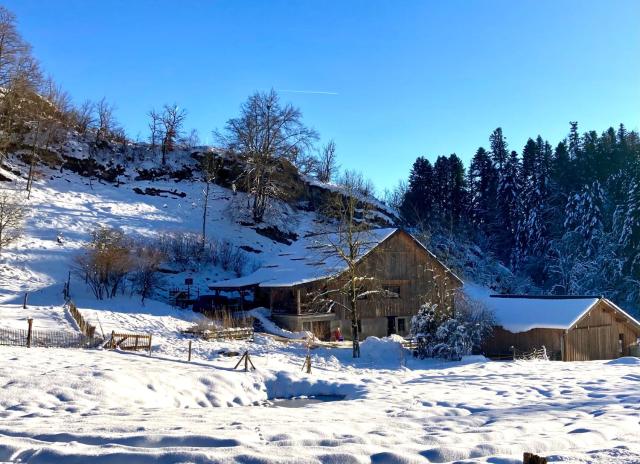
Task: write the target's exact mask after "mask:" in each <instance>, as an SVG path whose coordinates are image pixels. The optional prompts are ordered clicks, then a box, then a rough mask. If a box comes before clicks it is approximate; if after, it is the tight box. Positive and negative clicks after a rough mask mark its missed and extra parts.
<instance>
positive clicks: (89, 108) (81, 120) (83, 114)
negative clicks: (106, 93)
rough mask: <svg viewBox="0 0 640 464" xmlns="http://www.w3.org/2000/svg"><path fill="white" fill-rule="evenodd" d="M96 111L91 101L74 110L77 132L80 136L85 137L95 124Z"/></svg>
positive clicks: (86, 101)
mask: <svg viewBox="0 0 640 464" xmlns="http://www.w3.org/2000/svg"><path fill="white" fill-rule="evenodd" d="M94 110H95V106H94V104H93V103H92V102H91V101H89V100H85V101H84V102H82V104H81V105H80V106H79V107H77V108H75V109H74V110H72V114H73V119H74V123H75V126H76V130H77V131H78V133H79V134H80V135H85V134H86V133H87V131H88V130H89V128H90V127H91V126H92V125H93V124H94V123H95V119H94V117H93V114H94Z"/></svg>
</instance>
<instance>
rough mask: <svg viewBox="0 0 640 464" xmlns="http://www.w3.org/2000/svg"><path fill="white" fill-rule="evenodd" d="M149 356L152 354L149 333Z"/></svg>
mask: <svg viewBox="0 0 640 464" xmlns="http://www.w3.org/2000/svg"><path fill="white" fill-rule="evenodd" d="M149 356H151V334H149Z"/></svg>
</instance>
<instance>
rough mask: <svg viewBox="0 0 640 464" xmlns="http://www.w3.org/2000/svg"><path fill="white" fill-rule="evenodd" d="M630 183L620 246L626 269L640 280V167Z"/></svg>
mask: <svg viewBox="0 0 640 464" xmlns="http://www.w3.org/2000/svg"><path fill="white" fill-rule="evenodd" d="M635 172H636V175H635V176H633V178H632V179H631V182H630V185H629V194H628V199H627V205H626V206H627V208H626V210H627V211H626V214H625V215H624V222H623V225H622V231H621V233H620V246H621V249H622V252H623V254H624V270H625V272H627V273H628V274H630V275H631V276H632V277H633V278H634V279H635V280H637V281H640V167H638V166H636V169H635Z"/></svg>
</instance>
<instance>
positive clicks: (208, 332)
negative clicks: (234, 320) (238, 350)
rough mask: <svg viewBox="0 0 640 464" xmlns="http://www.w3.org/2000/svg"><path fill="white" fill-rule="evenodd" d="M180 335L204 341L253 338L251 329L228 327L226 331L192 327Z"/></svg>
mask: <svg viewBox="0 0 640 464" xmlns="http://www.w3.org/2000/svg"><path fill="white" fill-rule="evenodd" d="M182 333H184V334H189V335H195V336H197V337H200V338H202V339H204V340H248V339H250V338H253V327H229V328H227V329H204V330H202V329H200V328H198V327H193V328H191V329H187V330H183V331H182Z"/></svg>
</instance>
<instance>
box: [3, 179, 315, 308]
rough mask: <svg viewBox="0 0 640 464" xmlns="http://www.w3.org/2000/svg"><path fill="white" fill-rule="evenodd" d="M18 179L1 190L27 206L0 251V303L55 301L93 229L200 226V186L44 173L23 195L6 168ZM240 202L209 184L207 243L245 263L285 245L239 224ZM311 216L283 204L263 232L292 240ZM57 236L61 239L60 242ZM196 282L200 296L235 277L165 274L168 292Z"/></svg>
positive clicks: (140, 232) (159, 230)
mask: <svg viewBox="0 0 640 464" xmlns="http://www.w3.org/2000/svg"><path fill="white" fill-rule="evenodd" d="M3 173H4V174H5V175H7V177H11V178H13V179H16V180H15V181H14V182H11V183H9V182H5V183H2V184H1V185H0V187H2V188H5V189H15V190H14V191H12V194H14V195H16V196H17V197H19V198H22V201H24V203H25V204H27V205H28V208H29V217H28V219H27V223H26V228H25V233H24V236H23V238H22V239H20V240H19V241H17V242H16V243H14V244H12V245H11V246H9V247H8V248H7V249H6V250H4V251H3V253H2V256H1V264H0V266H1V267H0V303H17V302H18V301H20V302H21V301H22V300H21V298H22V295H23V293H24V292H29V294H30V295H29V301H30V302H31V303H33V304H51V303H52V302H59V301H61V292H62V285H63V284H64V282H66V280H67V277H68V272H69V271H70V270H71V269H72V267H73V258H74V256H76V255H77V254H78V253H79V251H80V249H81V248H82V246H83V245H84V244H85V243H86V242H87V241H88V240H89V238H90V232H91V231H93V230H94V229H95V228H96V227H97V226H98V225H107V226H110V227H115V228H120V229H122V230H123V231H124V232H125V233H127V234H129V235H131V236H146V237H149V236H153V235H156V236H157V235H160V234H164V233H172V232H173V233H181V232H189V233H193V234H196V233H199V232H200V231H201V227H202V203H203V195H202V185H201V183H198V182H191V181H182V182H175V181H171V180H165V181H153V182H152V181H129V182H128V183H126V184H120V185H119V186H116V184H110V183H103V182H96V181H95V180H94V181H93V182H92V185H91V186H90V185H89V180H88V179H87V178H85V177H81V176H78V175H76V174H73V173H70V172H68V171H64V172H63V173H60V172H58V171H52V170H46V178H45V179H43V180H41V181H38V182H36V184H35V187H34V189H33V191H32V193H31V198H30V199H29V200H27V199H26V195H25V194H24V191H23V190H22V189H23V187H24V185H23V184H24V179H18V178H16V177H15V176H14V175H13V174H11V173H9V172H6V171H4V172H3ZM147 188H152V189H157V190H165V191H174V192H176V193H175V194H167V193H162V194H161V195H162V196H153V195H144V194H139V193H136V192H135V191H134V189H135V190H138V191H143V192H144V191H145V189H147ZM245 203H246V196H245V195H244V194H242V193H237V194H236V195H234V194H233V193H232V192H231V191H230V190H228V189H225V188H222V187H219V186H213V187H212V192H211V199H210V202H209V211H208V219H207V237H208V238H209V239H218V240H229V241H230V242H232V243H233V244H234V245H235V246H236V247H239V246H245V247H246V248H247V249H249V250H251V251H249V252H246V254H247V256H248V257H249V258H250V259H249V260H248V261H249V265H253V266H255V265H256V264H259V263H260V262H262V261H265V260H269V259H270V258H271V257H273V256H275V255H277V254H278V253H281V252H282V251H283V250H284V249H286V248H288V246H287V245H286V244H283V243H280V242H276V241H274V240H271V239H270V238H268V237H265V236H264V235H260V234H259V233H258V232H256V230H255V229H256V228H255V227H253V228H252V227H249V226H246V225H242V224H241V222H242V221H243V219H244V218H243V217H242V215H241V214H240V211H241V210H242V208H241V206H242V205H244V204H245ZM314 219H315V213H312V212H305V211H297V210H294V209H293V208H291V207H289V206H288V205H286V204H283V203H280V204H278V205H277V210H276V212H275V213H274V214H272V215H270V216H269V218H268V222H267V223H266V224H263V225H261V227H268V226H277V227H278V228H279V229H281V230H284V231H285V232H288V231H295V233H296V234H298V235H303V234H305V233H308V232H311V231H312V230H313V221H314ZM60 237H61V240H59V238H60ZM76 277H77V276H74V275H73V273H72V282H71V291H72V295H73V296H74V299H75V298H77V299H79V300H82V299H83V298H84V296H85V294H86V291H85V285H84V283H83V282H82V281H81V280H80V279H77V278H76ZM185 277H192V278H194V287H193V290H194V291H196V292H197V291H198V290H201V291H206V289H207V284H208V283H209V282H212V281H214V280H219V279H222V278H227V277H235V274H234V273H232V272H229V271H224V270H222V269H221V268H219V267H214V266H212V265H205V266H202V267H201V268H194V269H188V270H187V271H186V272H182V273H179V274H176V275H172V276H167V279H166V280H167V283H166V287H170V286H171V285H177V284H179V283H183V282H184V278H185Z"/></svg>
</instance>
